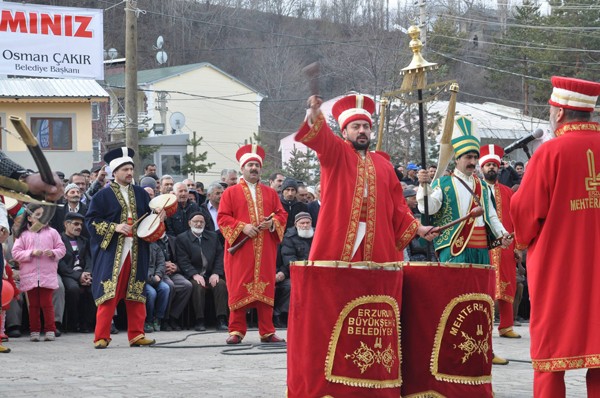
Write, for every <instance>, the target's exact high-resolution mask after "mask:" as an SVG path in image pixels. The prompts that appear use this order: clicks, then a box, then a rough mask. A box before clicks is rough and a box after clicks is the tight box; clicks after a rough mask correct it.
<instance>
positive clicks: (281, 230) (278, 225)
mask: <svg viewBox="0 0 600 398" xmlns="http://www.w3.org/2000/svg"><path fill="white" fill-rule="evenodd" d="M273 223H274V224H275V232H277V237H278V238H279V242H281V241H282V240H283V235H285V224H281V223H280V222H279V220H277V219H276V218H273Z"/></svg>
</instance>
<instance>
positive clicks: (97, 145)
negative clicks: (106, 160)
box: [92, 140, 102, 163]
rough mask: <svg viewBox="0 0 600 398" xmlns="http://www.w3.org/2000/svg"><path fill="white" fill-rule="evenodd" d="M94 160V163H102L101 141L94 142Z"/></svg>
mask: <svg viewBox="0 0 600 398" xmlns="http://www.w3.org/2000/svg"><path fill="white" fill-rule="evenodd" d="M92 151H93V154H92V159H93V162H94V163H98V162H101V161H102V143H101V142H100V140H92Z"/></svg>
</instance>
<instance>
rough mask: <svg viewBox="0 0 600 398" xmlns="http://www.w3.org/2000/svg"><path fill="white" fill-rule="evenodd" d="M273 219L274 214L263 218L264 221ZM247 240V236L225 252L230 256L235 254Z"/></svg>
mask: <svg viewBox="0 0 600 398" xmlns="http://www.w3.org/2000/svg"><path fill="white" fill-rule="evenodd" d="M273 217H275V213H271V214H270V215H269V217H267V218H265V221H269V220H271V219H272V218H273ZM248 239H250V237H249V236H245V237H244V239H242V240H241V241H239V242H238V243H236V244H235V245H233V246H231V247H230V248H229V249H227V251H228V252H229V253H230V254H232V255H233V254H235V252H237V251H238V250H240V248H241V247H242V246H244V243H246V242H247V241H248Z"/></svg>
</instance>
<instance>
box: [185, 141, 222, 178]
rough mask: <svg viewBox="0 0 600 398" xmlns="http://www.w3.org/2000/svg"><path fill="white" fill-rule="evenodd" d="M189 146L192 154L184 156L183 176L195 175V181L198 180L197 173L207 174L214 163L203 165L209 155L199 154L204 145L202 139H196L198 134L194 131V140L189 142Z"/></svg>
mask: <svg viewBox="0 0 600 398" xmlns="http://www.w3.org/2000/svg"><path fill="white" fill-rule="evenodd" d="M187 145H188V146H191V147H192V148H193V149H192V152H189V153H186V154H185V155H183V166H181V174H183V175H186V174H193V175H194V177H193V179H194V180H195V179H196V173H206V172H207V171H208V170H210V168H211V167H213V166H214V165H215V164H214V163H202V162H205V161H206V158H207V155H206V154H207V153H208V152H202V153H198V147H199V146H201V145H202V137H199V138H196V132H195V131H194V138H192V139H191V140H187Z"/></svg>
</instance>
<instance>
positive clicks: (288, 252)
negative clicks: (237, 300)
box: [273, 212, 315, 327]
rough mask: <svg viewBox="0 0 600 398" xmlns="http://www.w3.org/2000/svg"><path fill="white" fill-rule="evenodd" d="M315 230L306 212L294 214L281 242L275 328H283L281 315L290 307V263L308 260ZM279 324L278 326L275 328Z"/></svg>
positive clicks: (274, 315) (276, 285)
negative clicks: (292, 220)
mask: <svg viewBox="0 0 600 398" xmlns="http://www.w3.org/2000/svg"><path fill="white" fill-rule="evenodd" d="M314 233H315V230H314V229H313V227H312V217H311V216H310V214H309V213H307V212H300V213H298V214H296V217H295V223H294V226H293V227H291V228H289V229H288V230H287V231H286V233H285V235H284V237H283V240H282V241H281V257H282V260H283V261H282V265H281V267H280V268H278V269H277V273H276V274H275V282H276V284H275V305H274V306H273V323H274V325H275V327H283V324H284V323H283V319H282V318H283V314H286V315H285V316H287V313H288V312H289V307H290V288H291V283H290V263H291V262H292V261H303V260H307V259H308V253H309V252H310V246H311V245H312V240H313V235H314ZM277 324H279V325H280V326H277Z"/></svg>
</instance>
